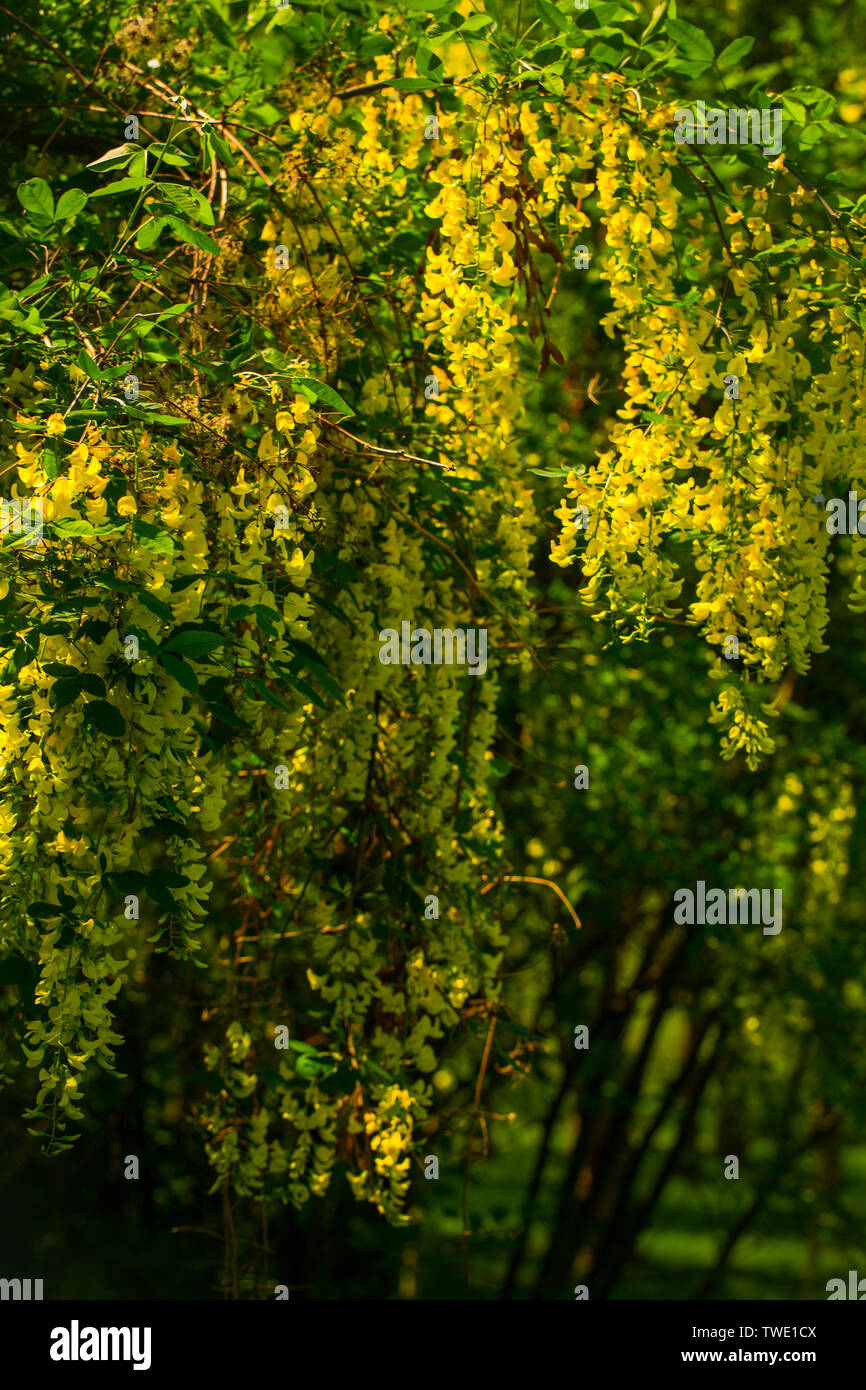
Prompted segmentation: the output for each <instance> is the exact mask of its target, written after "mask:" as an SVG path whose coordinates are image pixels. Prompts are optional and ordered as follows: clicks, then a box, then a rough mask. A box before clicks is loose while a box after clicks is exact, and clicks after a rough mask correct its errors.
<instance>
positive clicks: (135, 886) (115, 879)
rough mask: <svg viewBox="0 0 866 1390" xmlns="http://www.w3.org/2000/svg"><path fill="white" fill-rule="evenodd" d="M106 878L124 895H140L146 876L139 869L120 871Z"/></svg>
mask: <svg viewBox="0 0 866 1390" xmlns="http://www.w3.org/2000/svg"><path fill="white" fill-rule="evenodd" d="M108 878H109V879H110V880H111V882H112V883H113V884H114V886H115V888H117V890H118V891H119V892H120V893H123V894H124V895H125V894H126V893H140V892H141V890H142V888H144V887H145V885H146V883H147V875H146V874H143V873H142V872H141V870H140V869H121V870H120V872H119V873H116V874H109V875H108Z"/></svg>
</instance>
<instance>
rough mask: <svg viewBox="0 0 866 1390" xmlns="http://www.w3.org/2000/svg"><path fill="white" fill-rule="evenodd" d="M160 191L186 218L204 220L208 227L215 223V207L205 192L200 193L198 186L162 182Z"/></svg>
mask: <svg viewBox="0 0 866 1390" xmlns="http://www.w3.org/2000/svg"><path fill="white" fill-rule="evenodd" d="M159 191H160V193H161V195H162V197H163V198H166V199H167V200H168V201H169V202H170V203H172V204H173V205H174V206H175V207H176V208H177V210H178V212H180V213H183V216H184V218H187V217H192V218H194V219H195V221H197V222H204V223H206V225H207V226H208V227H212V226H213V224H214V216H213V208H212V207H211V205H210V203H209V202H208V200H207V198H206V197H205V196H204V194H203V193H199V191H198V189H197V188H187V187H186V185H181V184H174V183H161V184H160V185H159Z"/></svg>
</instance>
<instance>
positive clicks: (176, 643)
mask: <svg viewBox="0 0 866 1390" xmlns="http://www.w3.org/2000/svg"><path fill="white" fill-rule="evenodd" d="M224 645H225V638H224V637H223V636H222V635H221V634H220V633H218V632H209V631H208V630H207V629H206V628H203V629H198V630H196V629H187V630H186V631H185V632H176V633H175V635H174V636H173V637H170V638H169V640H168V641H167V642H164V643H163V645H162V648H161V650H162V651H163V652H174V653H175V654H178V653H180V654H181V655H183V656H186V657H189V658H190V660H192V661H198V660H200V659H201V658H202V657H203V656H207V655H208V654H209V653H210V652H213V651H216V649H217V647H222V646H224Z"/></svg>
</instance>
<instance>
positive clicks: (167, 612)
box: [138, 589, 174, 623]
mask: <svg viewBox="0 0 866 1390" xmlns="http://www.w3.org/2000/svg"><path fill="white" fill-rule="evenodd" d="M138 601H139V603H143V604H144V606H145V608H147V609H149V610H150V612H151V613H153V615H154V617H156V618H164V619H165V621H166V622H167V623H170V622H172V621H173V619H174V614H173V613H172V611H171V609H170V608H169V606H168V604H167V603H163V601H162V599H160V598H154V596H153V594H149V593H148V592H147V590H146V589H142V590H141V591H140V593H139V594H138Z"/></svg>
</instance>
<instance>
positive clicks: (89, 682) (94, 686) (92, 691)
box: [81, 671, 105, 697]
mask: <svg viewBox="0 0 866 1390" xmlns="http://www.w3.org/2000/svg"><path fill="white" fill-rule="evenodd" d="M81 688H82V690H84V691H86V693H87V694H88V695H97V696H99V697H102V696H103V695H104V694H105V681H104V680H103V679H102V677H101V676H95V675H92V674H91V673H90V672H89V671H85V672H84V674H83V675H82V677H81Z"/></svg>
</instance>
